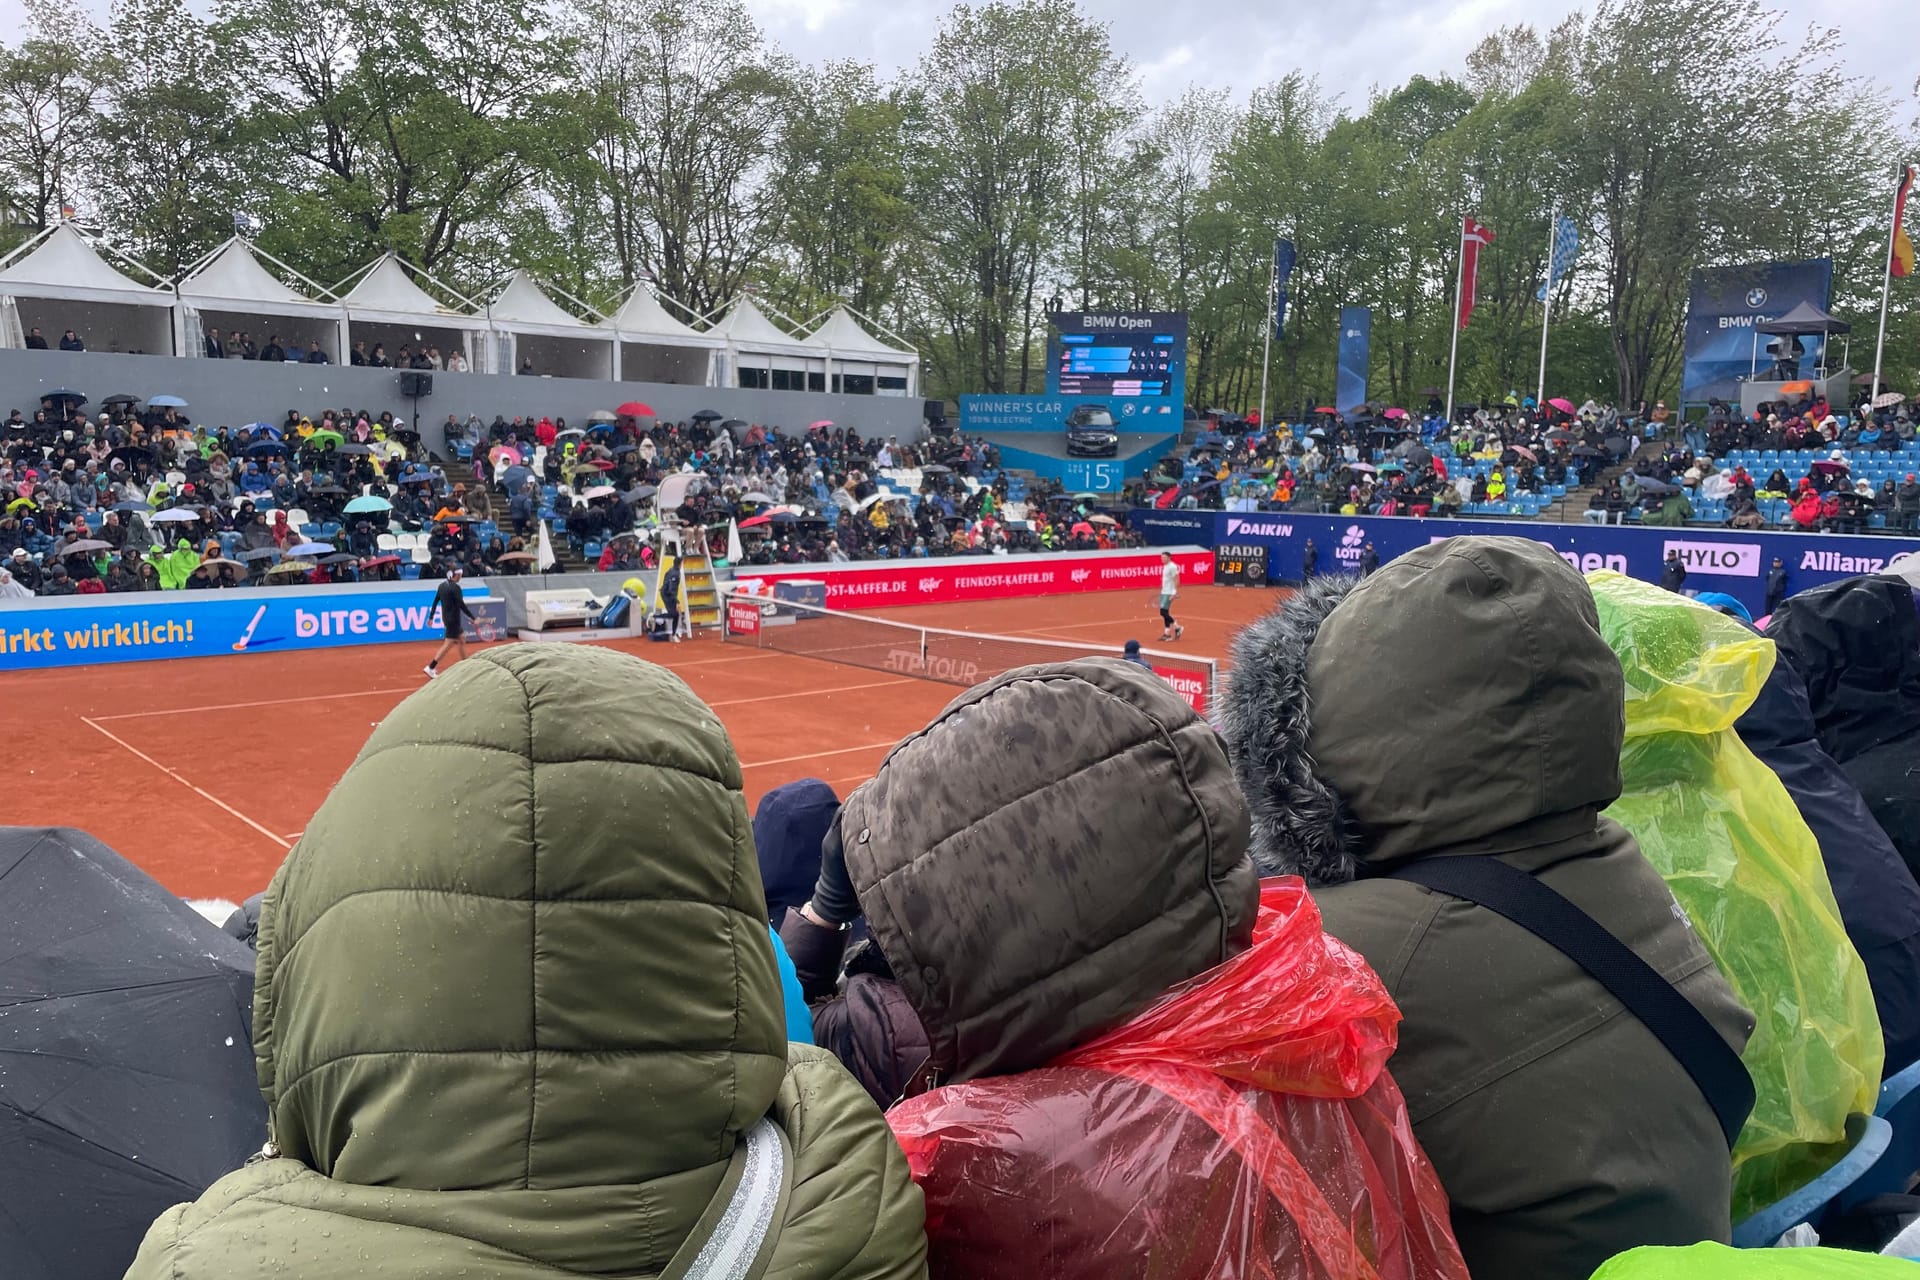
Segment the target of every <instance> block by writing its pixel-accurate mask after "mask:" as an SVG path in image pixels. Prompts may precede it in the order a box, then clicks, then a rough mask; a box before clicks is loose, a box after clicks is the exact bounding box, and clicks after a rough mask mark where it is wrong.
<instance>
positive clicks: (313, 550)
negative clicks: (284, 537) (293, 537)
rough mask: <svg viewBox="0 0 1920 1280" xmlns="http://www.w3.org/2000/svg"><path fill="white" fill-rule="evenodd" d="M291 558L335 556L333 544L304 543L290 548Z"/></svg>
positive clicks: (288, 551)
mask: <svg viewBox="0 0 1920 1280" xmlns="http://www.w3.org/2000/svg"><path fill="white" fill-rule="evenodd" d="M287 554H288V555H290V556H325V555H332V554H333V544H332V543H331V542H303V543H301V544H300V545H299V546H297V547H288V548H287Z"/></svg>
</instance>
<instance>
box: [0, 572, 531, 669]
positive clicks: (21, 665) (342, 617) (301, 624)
mask: <svg viewBox="0 0 1920 1280" xmlns="http://www.w3.org/2000/svg"><path fill="white" fill-rule="evenodd" d="M437 585H438V584H437V583H423V584H422V585H421V586H419V587H414V588H408V589H404V590H396V591H386V590H373V589H368V588H365V587H347V588H343V589H341V590H337V591H304V590H299V589H289V590H285V591H273V590H263V591H167V592H155V593H151V594H143V595H130V596H108V597H105V598H104V602H102V603H95V602H94V601H95V600H100V599H101V597H94V598H93V599H87V600H86V603H84V604H80V603H69V602H68V601H57V602H56V601H52V600H41V601H26V602H22V604H20V605H19V606H10V607H8V608H5V609H0V671H31V670H36V669H39V668H44V667H79V666H89V665H92V664H94V663H99V662H140V661H144V660H146V659H151V658H202V657H217V656H222V655H230V654H236V653H283V652H286V651H288V650H293V649H331V648H339V647H344V646H347V645H359V644H382V643H389V642H395V641H401V640H434V639H438V638H439V637H440V635H441V626H440V611H439V609H437V608H435V607H434V603H433V596H434V590H435V588H436V587H437ZM69 599H70V600H80V599H85V597H70V598H69ZM481 599H484V597H482V598H481ZM481 599H476V600H475V601H474V606H475V609H476V611H481ZM469 625H472V624H469ZM500 625H501V626H502V627H504V618H502V619H501V620H500Z"/></svg>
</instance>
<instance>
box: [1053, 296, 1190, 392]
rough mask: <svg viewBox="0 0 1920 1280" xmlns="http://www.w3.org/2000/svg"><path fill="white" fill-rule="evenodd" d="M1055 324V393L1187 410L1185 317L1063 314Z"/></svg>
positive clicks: (1148, 313)
mask: <svg viewBox="0 0 1920 1280" xmlns="http://www.w3.org/2000/svg"><path fill="white" fill-rule="evenodd" d="M1052 319H1053V326H1054V330H1055V335H1056V336H1055V337H1054V338H1053V340H1052V342H1050V343H1049V351H1048V355H1049V357H1050V358H1049V360H1048V364H1047V390H1048V391H1049V392H1050V393H1052V394H1054V395H1063V396H1100V397H1103V398H1113V399H1123V398H1125V399H1131V398H1139V399H1144V400H1155V401H1161V402H1164V403H1167V404H1170V405H1173V406H1175V407H1180V406H1183V404H1184V401H1185V398H1186V384H1187V377H1186V369H1187V317H1186V314H1185V313H1184V312H1169V311H1119V312H1111V311H1109V312H1094V311H1085V312H1081V311H1063V312H1060V313H1058V314H1056V315H1054V316H1053V318H1052Z"/></svg>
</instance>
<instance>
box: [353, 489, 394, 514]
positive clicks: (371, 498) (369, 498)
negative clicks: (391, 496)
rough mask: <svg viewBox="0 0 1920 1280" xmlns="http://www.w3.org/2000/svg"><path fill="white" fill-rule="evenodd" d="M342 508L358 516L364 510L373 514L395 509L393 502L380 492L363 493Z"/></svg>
mask: <svg viewBox="0 0 1920 1280" xmlns="http://www.w3.org/2000/svg"><path fill="white" fill-rule="evenodd" d="M341 509H342V510H343V511H345V512H347V513H348V514H349V515H356V516H357V515H360V514H362V513H363V512H364V513H366V514H369V515H372V514H375V513H377V512H381V511H391V510H393V504H392V503H391V502H388V501H387V500H386V499H385V498H382V497H380V496H379V495H378V494H372V493H363V494H361V495H360V496H359V497H357V498H355V499H354V500H353V501H352V502H349V503H348V504H347V505H346V506H345V507H343V508H341Z"/></svg>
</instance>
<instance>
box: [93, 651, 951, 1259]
mask: <svg viewBox="0 0 1920 1280" xmlns="http://www.w3.org/2000/svg"><path fill="white" fill-rule="evenodd" d="M632 795H644V796H647V797H649V798H650V799H651V800H652V801H653V803H651V804H648V805H638V806H628V805H626V804H625V803H624V801H622V800H621V799H620V798H619V797H622V796H632ZM477 796H484V797H486V798H487V799H486V803H485V804H483V805H481V806H480V808H479V811H473V809H474V806H473V804H472V803H471V802H472V801H473V799H474V797H477ZM763 908H764V902H763V899H762V895H761V887H760V878H759V869H758V867H757V866H756V865H755V861H754V854H753V847H752V843H751V837H750V835H749V824H748V820H747V809H746V802H745V798H744V796H743V794H742V791H741V775H740V765H739V762H738V760H737V759H736V758H735V755H734V751H733V747H732V745H731V743H730V742H729V741H728V739H727V735H726V731H725V730H724V729H723V728H722V727H721V725H720V722H719V721H718V720H717V719H716V718H715V717H714V715H713V713H712V711H710V710H709V709H708V708H707V707H706V706H705V705H704V704H703V703H701V701H700V700H699V699H698V698H696V697H695V696H694V695H693V693H692V692H691V691H690V690H689V689H688V688H687V687H686V685H685V684H683V683H681V681H680V680H679V679H678V678H677V677H675V676H673V675H672V674H671V673H669V672H667V671H665V670H664V669H662V668H659V667H655V666H651V665H649V664H647V663H644V662H641V661H639V660H637V659H635V658H631V657H627V656H625V655H622V654H617V653H613V652H610V651H606V650H588V649H587V648H586V647H585V646H581V647H575V646H570V645H568V646H562V645H552V646H545V645H525V646H517V647H511V648H506V649H499V650H493V651H489V652H486V653H482V654H480V655H478V656H477V657H475V658H473V659H472V660H471V661H468V662H463V663H461V664H460V665H459V666H458V667H455V668H454V669H453V670H452V671H450V672H449V673H448V674H447V675H446V676H445V677H444V678H442V679H440V680H437V681H434V682H432V683H430V684H428V685H426V686H425V687H424V688H423V689H422V690H421V691H420V692H418V693H416V694H414V695H413V696H412V697H410V698H408V699H407V700H406V701H405V702H404V703H402V704H401V705H400V706H399V707H398V708H397V709H396V710H395V711H394V712H393V713H392V714H391V715H389V716H388V717H387V718H386V719H385V720H383V721H382V722H381V723H380V725H379V727H378V728H377V729H375V730H374V732H373V734H372V736H371V737H370V738H369V740H368V742H367V744H366V746H365V747H364V748H363V749H362V750H361V753H360V756H359V758H358V759H357V760H355V762H354V763H353V764H352V765H351V766H350V767H349V768H348V769H347V772H346V774H345V775H344V776H343V777H342V778H341V780H340V781H339V783H338V784H337V785H336V786H335V787H334V789H333V792H332V794H331V795H330V796H329V797H328V798H327V800H326V802H325V803H324V804H322V805H321V807H320V811H319V812H318V813H317V814H315V816H314V818H313V821H312V823H311V824H310V825H309V826H308V828H307V832H306V835H305V836H304V837H303V838H302V839H301V841H300V843H299V844H298V845H296V846H295V847H294V849H293V851H292V852H291V853H290V854H288V856H287V860H286V862H285V863H283V864H282V865H281V867H280V870H279V871H278V872H277V873H276V874H275V876H274V879H273V883H272V885H271V886H270V887H269V888H268V890H267V894H266V898H265V900H264V902H263V903H262V905H261V908H260V916H259V935H258V939H257V947H258V967H257V971H256V974H257V976H256V984H255V988H254V1018H253V1027H254V1056H255V1060H256V1063H257V1066H258V1074H259V1078H260V1084H261V1091H262V1092H263V1093H264V1094H265V1096H266V1100H267V1112H268V1129H269V1135H270V1138H271V1142H270V1144H269V1146H268V1147H267V1149H266V1150H265V1151H264V1152H263V1153H262V1156H263V1157H264V1158H260V1159H256V1160H253V1161H250V1162H249V1163H248V1164H247V1165H246V1166H245V1167H244V1168H242V1169H240V1170H237V1171H236V1172H234V1173H232V1174H229V1175H228V1176H227V1177H225V1178H223V1179H222V1180H221V1181H220V1182H218V1183H216V1184H215V1185H214V1186H213V1187H212V1188H211V1189H209V1190H208V1191H207V1192H206V1193H205V1194H204V1195H203V1196H202V1197H201V1198H200V1199H199V1200H198V1201H197V1202H195V1203H193V1204H190V1205H185V1206H181V1207H177V1208H175V1209H172V1210H169V1211H168V1212H167V1213H166V1214H164V1215H162V1217H161V1218H160V1219H159V1221H157V1222H156V1223H155V1224H154V1225H153V1227H152V1228H151V1229H150V1230H149V1231H148V1234H147V1239H146V1242H145V1243H144V1245H143V1246H142V1248H141V1251H140V1254H139V1256H138V1257H137V1258H136V1259H135V1261H134V1264H133V1267H132V1268H131V1270H130V1271H129V1272H128V1275H129V1277H130V1278H131V1280H158V1278H159V1277H163V1276H164V1277H167V1278H168V1280H200V1278H201V1277H207V1278H209V1280H211V1278H213V1277H228V1276H235V1275H242V1274H246V1275H264V1274H267V1273H269V1272H271V1273H273V1274H275V1275H281V1276H285V1277H287V1278H288V1280H300V1277H327V1278H328V1280H333V1278H334V1277H340V1276H348V1275H361V1274H370V1273H372V1272H374V1271H387V1272H390V1273H391V1274H394V1275H406V1276H428V1275H434V1276H454V1275H460V1274H471V1275H473V1276H475V1277H480V1276H489V1277H497V1278H503V1277H516V1278H524V1280H534V1278H536V1277H555V1276H563V1275H564V1276H585V1275H599V1276H613V1275H621V1276H658V1275H663V1274H665V1275H686V1274H695V1273H697V1274H718V1271H717V1270H714V1269H712V1268H711V1267H710V1266H709V1263H708V1261H707V1255H710V1254H713V1253H718V1254H720V1255H721V1256H722V1257H723V1258H728V1257H730V1258H732V1259H733V1261H734V1264H735V1266H736V1267H737V1270H735V1271H733V1272H729V1273H728V1274H739V1275H743V1276H745V1275H753V1274H764V1275H766V1276H768V1277H782V1276H800V1275H806V1276H819V1277H827V1278H831V1277H844V1278H846V1280H855V1278H858V1280H880V1278H892V1277H897V1278H899V1280H911V1278H913V1277H919V1276H923V1275H924V1274H925V1268H926V1262H925V1249H926V1244H925V1237H924V1234H923V1226H922V1218H923V1215H922V1208H921V1197H920V1194H919V1192H918V1191H917V1190H916V1189H915V1188H914V1187H913V1185H912V1184H911V1182H910V1181H909V1179H908V1175H907V1169H906V1162H905V1160H904V1158H903V1157H902V1155H901V1153H900V1150H899V1148H898V1146H897V1145H896V1144H895V1143H894V1141H893V1139H892V1137H891V1135H890V1134H889V1133H888V1131H887V1127H886V1123H885V1121H884V1119H883V1118H882V1117H881V1115H880V1113H879V1111H878V1110H877V1109H876V1108H875V1107H874V1105H873V1103H872V1102H871V1101H870V1100H869V1099H868V1098H866V1097H865V1096H864V1095H863V1094H862V1093H861V1091H860V1088H859V1086H858V1085H856V1084H855V1083H854V1082H853V1081H852V1080H851V1079H849V1078H848V1076H847V1074H846V1072H845V1071H844V1070H843V1069H842V1068H841V1067H840V1065H839V1064H838V1063H836V1062H834V1061H833V1060H832V1058H831V1057H830V1056H829V1055H827V1054H824V1053H822V1052H820V1051H818V1050H815V1049H811V1048H808V1047H805V1046H790V1045H789V1044H788V1043H787V1041H786V1037H785V1035H784V1034H783V1019H782V1008H781V995H780V980H779V972H778V969H777V968H776V960H775V954H774V950H773V945H772V940H771V938H770V937H769V936H768V933H767V928H766V924H765V922H764V919H763V914H762V913H763ZM761 1228H764V1231H762V1230H760V1229H761ZM696 1257H700V1258H701V1261H700V1264H699V1266H697V1267H696V1266H695V1265H694V1264H695V1259H696Z"/></svg>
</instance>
